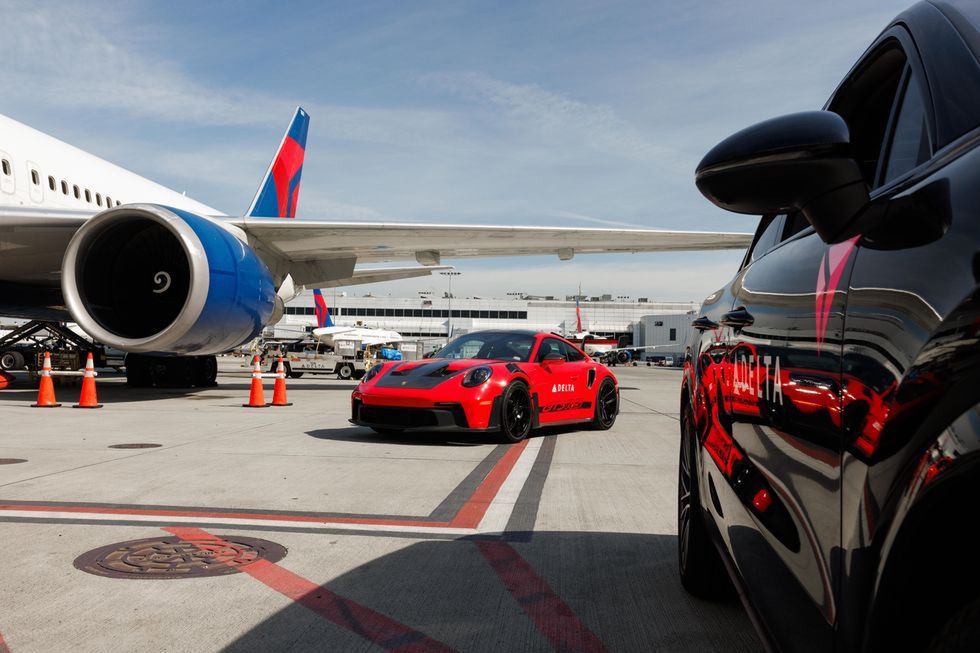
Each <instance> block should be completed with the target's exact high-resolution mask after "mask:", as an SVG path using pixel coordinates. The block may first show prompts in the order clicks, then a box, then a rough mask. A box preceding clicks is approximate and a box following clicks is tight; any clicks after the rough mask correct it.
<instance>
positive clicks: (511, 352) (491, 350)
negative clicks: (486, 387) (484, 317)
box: [435, 332, 534, 363]
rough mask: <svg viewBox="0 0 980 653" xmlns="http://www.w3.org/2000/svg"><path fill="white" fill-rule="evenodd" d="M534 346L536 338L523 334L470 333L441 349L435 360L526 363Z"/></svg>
mask: <svg viewBox="0 0 980 653" xmlns="http://www.w3.org/2000/svg"><path fill="white" fill-rule="evenodd" d="M533 345H534V336H531V335H527V334H523V333H501V332H484V333H470V334H467V335H465V336H460V337H459V338H456V339H455V340H453V341H452V342H451V343H449V344H448V345H446V346H445V347H443V348H442V349H440V350H439V351H438V352H436V354H435V358H484V359H488V360H498V361H521V362H523V363H526V362H527V361H528V360H529V359H530V357H531V347H532V346H533Z"/></svg>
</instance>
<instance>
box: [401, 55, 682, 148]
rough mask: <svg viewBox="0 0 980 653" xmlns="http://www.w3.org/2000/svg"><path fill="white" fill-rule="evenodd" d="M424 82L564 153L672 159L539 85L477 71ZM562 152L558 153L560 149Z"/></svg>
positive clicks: (606, 115)
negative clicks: (474, 104)
mask: <svg viewBox="0 0 980 653" xmlns="http://www.w3.org/2000/svg"><path fill="white" fill-rule="evenodd" d="M420 79H421V80H422V81H423V82H426V83H430V84H433V85H435V86H438V87H442V88H445V89H447V90H449V91H451V92H454V93H457V94H459V95H462V96H463V97H466V98H469V99H472V100H475V101H477V102H482V103H485V104H486V105H488V106H490V107H492V108H493V109H495V110H496V111H498V112H501V113H500V114H498V116H497V117H498V118H501V117H506V118H508V119H509V120H510V121H511V123H512V124H514V125H517V126H520V127H522V128H523V129H525V130H527V131H528V132H531V133H532V136H535V135H536V136H538V137H539V138H542V137H543V138H545V139H548V140H549V141H550V142H551V143H552V144H555V145H558V146H559V147H562V146H563V147H564V148H566V152H567V151H568V150H570V149H572V148H576V147H579V146H581V145H583V144H584V145H586V146H588V147H589V148H591V149H595V150H599V151H603V152H606V153H609V154H613V155H616V156H624V157H630V158H635V159H650V158H653V157H664V156H673V154H674V153H673V152H672V151H669V150H666V149H665V148H662V147H660V146H658V145H656V144H655V143H652V142H651V141H650V140H649V139H648V138H647V136H646V135H644V134H643V133H642V132H641V131H640V130H639V129H637V127H636V126H635V125H632V124H630V123H629V122H627V121H626V120H623V119H622V118H621V117H619V116H618V115H617V113H616V111H615V110H614V109H613V108H612V107H610V106H607V105H604V104H589V103H585V102H581V101H578V100H575V99H573V98H571V97H569V96H568V95H565V94H563V93H559V92H555V91H552V90H548V89H546V88H543V87H542V86H539V85H537V84H514V83H510V82H506V81H504V80H500V79H494V78H493V77H490V76H489V75H486V74H484V73H481V72H454V73H431V74H427V75H424V76H422V77H421V78H420ZM558 151H561V150H558Z"/></svg>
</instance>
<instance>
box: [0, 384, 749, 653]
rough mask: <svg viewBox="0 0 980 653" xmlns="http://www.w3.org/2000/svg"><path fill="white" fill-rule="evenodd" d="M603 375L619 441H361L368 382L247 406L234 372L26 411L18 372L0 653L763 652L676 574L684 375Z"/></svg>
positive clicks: (4, 446) (736, 616)
mask: <svg viewBox="0 0 980 653" xmlns="http://www.w3.org/2000/svg"><path fill="white" fill-rule="evenodd" d="M223 369H225V370H229V369H230V368H227V367H225V368H223ZM613 371H614V372H615V373H616V375H617V376H618V377H619V380H620V385H621V390H622V391H621V397H622V402H621V413H620V416H619V419H618V421H617V423H616V425H615V426H614V428H613V429H612V430H610V431H606V432H595V431H589V430H581V431H577V430H574V429H562V430H548V431H545V432H542V433H538V434H536V435H535V436H534V437H532V438H531V439H529V440H527V441H526V442H524V443H520V444H518V445H510V446H507V445H498V444H496V443H494V442H492V441H490V440H488V439H487V438H485V437H479V438H468V437H463V436H448V435H439V436H436V435H425V434H421V435H419V434H411V435H403V436H400V437H397V438H388V437H382V436H379V435H376V434H374V433H373V432H371V431H369V430H368V429H364V428H358V427H353V426H351V425H350V424H348V422H347V418H348V417H349V400H350V391H351V390H352V389H353V387H354V383H353V382H351V381H346V382H345V381H338V380H335V379H333V378H328V377H311V376H309V375H307V376H304V377H303V378H302V379H293V380H290V381H289V382H288V389H289V399H290V401H292V402H293V403H294V405H293V406H290V407H283V408H271V407H270V408H263V409H246V408H242V407H241V404H242V403H243V401H245V400H246V399H247V397H248V385H249V379H248V378H247V377H245V376H244V375H241V374H228V373H225V374H223V375H221V376H220V377H219V386H218V387H216V388H211V389H207V390H195V391H176V390H147V389H132V390H131V389H129V388H126V387H125V381H124V379H123V378H122V377H113V376H112V375H105V376H103V377H100V379H99V385H98V392H99V399H100V400H101V401H102V402H103V403H104V407H103V408H102V409H99V410H73V409H71V408H69V407H68V406H69V405H70V403H72V402H73V401H74V400H75V399H76V398H77V388H75V387H66V388H58V391H59V395H58V399H59V401H62V402H63V403H64V404H65V406H63V407H62V408H58V409H34V408H30V407H29V406H30V404H31V403H32V402H33V401H34V399H35V397H36V391H35V390H33V389H31V388H29V387H28V386H27V384H26V382H25V379H24V378H23V377H19V378H18V379H17V380H16V382H15V384H14V385H13V386H12V387H11V388H10V389H7V390H4V391H2V392H0V459H3V461H8V460H17V459H20V460H23V461H24V462H11V463H9V464H0V533H2V540H0V541H2V542H3V543H4V545H5V546H6V547H7V549H6V551H7V553H6V554H5V555H4V556H0V653H2V652H5V651H13V652H14V653H22V652H27V651H65V650H72V651H136V650H155V651H214V650H228V651H283V650H288V651H399V652H408V651H448V650H458V651H551V650H556V651H582V652H593V651H755V650H760V649H761V643H760V641H759V640H758V638H757V636H756V635H755V632H754V630H753V628H752V625H751V623H750V622H749V619H748V617H747V616H746V614H745V612H744V610H743V609H742V607H741V605H740V604H739V603H738V602H737V601H733V602H727V603H709V602H704V601H700V600H696V599H693V598H691V597H690V596H688V595H687V594H686V593H685V592H684V591H683V589H682V588H681V586H680V582H679V580H678V578H677V573H676V567H677V562H676V549H677V537H676V515H675V504H676V492H677V489H676V475H677V470H676V461H677V454H678V451H677V448H678V414H677V392H678V387H679V383H680V378H681V376H680V372H679V371H678V370H672V369H658V368H647V367H637V368H622V367H618V368H615V369H614V370H613ZM266 392H267V395H268V396H267V399H271V380H267V382H266ZM118 445H140V446H138V447H137V448H114V447H117V446H118ZM142 445H159V446H153V447H144V446H142ZM134 540H137V541H139V542H133V541H134ZM99 549H102V550H101V551H97V550H99ZM93 551H94V552H95V553H91V552H93ZM86 554H90V555H86ZM79 567H81V569H80V568H79Z"/></svg>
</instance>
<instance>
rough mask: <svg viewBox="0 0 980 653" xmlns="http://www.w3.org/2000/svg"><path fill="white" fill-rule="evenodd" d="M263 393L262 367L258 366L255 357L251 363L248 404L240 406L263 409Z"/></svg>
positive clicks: (264, 404) (257, 359)
mask: <svg viewBox="0 0 980 653" xmlns="http://www.w3.org/2000/svg"><path fill="white" fill-rule="evenodd" d="M267 405H268V404H266V403H265V393H264V392H263V391H262V367H261V366H260V365H259V357H258V356H256V357H255V359H254V360H253V361H252V390H251V392H250V393H249V395H248V403H247V404H242V406H244V407H245V408H265V407H266V406H267Z"/></svg>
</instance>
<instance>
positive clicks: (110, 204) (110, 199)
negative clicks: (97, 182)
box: [105, 195, 112, 206]
mask: <svg viewBox="0 0 980 653" xmlns="http://www.w3.org/2000/svg"><path fill="white" fill-rule="evenodd" d="M105 205H106V206H112V198H111V197H109V196H108V195H106V196H105Z"/></svg>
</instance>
